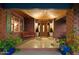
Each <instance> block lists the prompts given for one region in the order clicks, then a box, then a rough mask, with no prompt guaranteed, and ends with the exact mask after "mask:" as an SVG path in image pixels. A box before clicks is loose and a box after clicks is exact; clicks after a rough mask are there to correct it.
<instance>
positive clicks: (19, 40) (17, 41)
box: [15, 36, 22, 45]
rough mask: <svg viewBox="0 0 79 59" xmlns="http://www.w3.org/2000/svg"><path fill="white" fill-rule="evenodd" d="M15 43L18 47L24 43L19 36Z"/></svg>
mask: <svg viewBox="0 0 79 59" xmlns="http://www.w3.org/2000/svg"><path fill="white" fill-rule="evenodd" d="M15 43H16V45H18V44H20V43H22V39H21V38H20V37H18V36H17V37H16V38H15Z"/></svg>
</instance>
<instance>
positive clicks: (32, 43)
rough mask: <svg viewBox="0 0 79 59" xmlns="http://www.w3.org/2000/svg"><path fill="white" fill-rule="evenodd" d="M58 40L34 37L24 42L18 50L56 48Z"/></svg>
mask: <svg viewBox="0 0 79 59" xmlns="http://www.w3.org/2000/svg"><path fill="white" fill-rule="evenodd" d="M58 47H59V43H58V40H56V39H55V38H51V37H36V38H31V39H29V40H27V39H26V40H25V41H24V43H23V44H21V45H20V46H18V48H58Z"/></svg>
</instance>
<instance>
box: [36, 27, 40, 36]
mask: <svg viewBox="0 0 79 59" xmlns="http://www.w3.org/2000/svg"><path fill="white" fill-rule="evenodd" d="M36 36H37V37H38V36H39V30H38V27H37V28H36Z"/></svg>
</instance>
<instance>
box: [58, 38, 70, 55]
mask: <svg viewBox="0 0 79 59" xmlns="http://www.w3.org/2000/svg"><path fill="white" fill-rule="evenodd" d="M59 51H60V52H61V54H63V55H66V54H67V53H69V52H70V48H69V47H68V46H67V44H66V39H64V38H63V39H60V40H59Z"/></svg>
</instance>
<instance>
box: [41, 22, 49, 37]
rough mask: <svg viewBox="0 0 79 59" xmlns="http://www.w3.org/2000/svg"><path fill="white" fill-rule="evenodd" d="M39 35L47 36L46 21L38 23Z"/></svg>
mask: <svg viewBox="0 0 79 59" xmlns="http://www.w3.org/2000/svg"><path fill="white" fill-rule="evenodd" d="M40 36H48V31H47V23H45V22H44V23H43V22H41V23H40Z"/></svg>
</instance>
